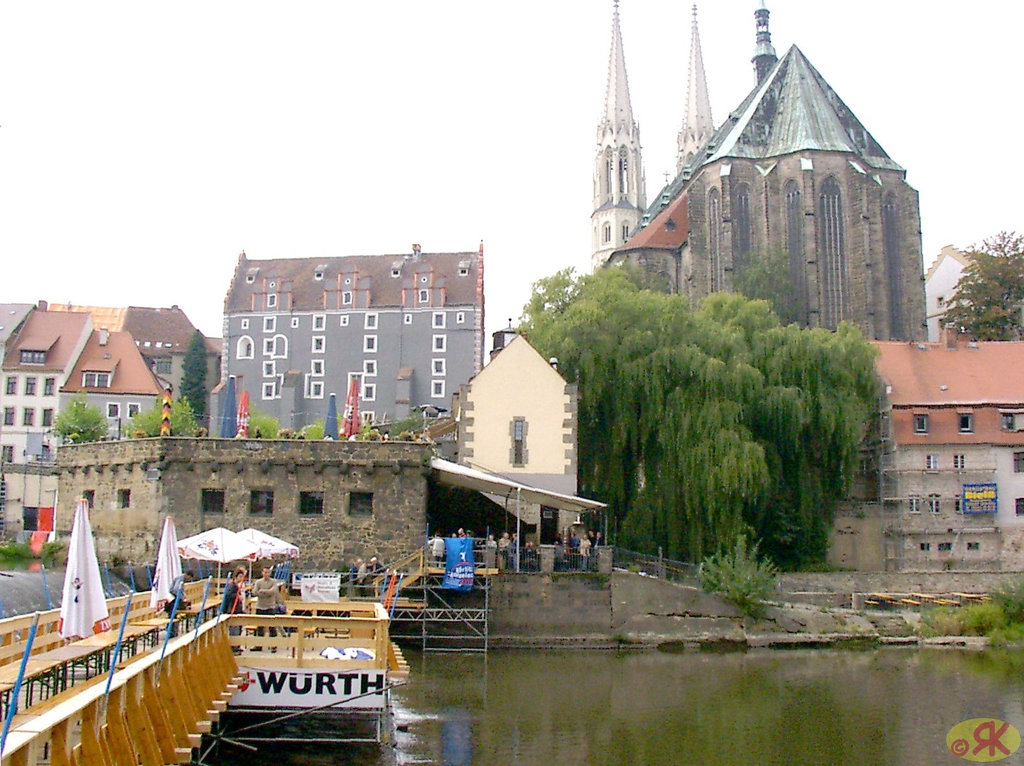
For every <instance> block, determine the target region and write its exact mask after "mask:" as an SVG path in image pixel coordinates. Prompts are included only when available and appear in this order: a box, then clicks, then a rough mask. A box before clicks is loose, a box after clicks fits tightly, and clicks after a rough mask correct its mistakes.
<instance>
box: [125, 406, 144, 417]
mask: <svg viewBox="0 0 1024 766" xmlns="http://www.w3.org/2000/svg"><path fill="white" fill-rule="evenodd" d="M127 412H128V417H130V418H132V417H135V416H136V415H138V414H139V413H140V412H142V405H141V404H140V403H139V402H128V409H127Z"/></svg>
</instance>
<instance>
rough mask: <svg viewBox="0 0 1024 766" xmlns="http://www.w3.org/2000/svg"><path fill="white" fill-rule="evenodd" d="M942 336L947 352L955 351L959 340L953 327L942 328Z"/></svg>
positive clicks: (957, 331)
mask: <svg viewBox="0 0 1024 766" xmlns="http://www.w3.org/2000/svg"><path fill="white" fill-rule="evenodd" d="M942 335H943V337H944V340H945V341H946V348H947V349H948V350H949V351H956V342H957V340H959V338H960V332H959V330H958V329H957V328H956V327H954V326H953V325H949V326H947V327H944V328H942Z"/></svg>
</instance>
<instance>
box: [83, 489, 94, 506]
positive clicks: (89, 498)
mask: <svg viewBox="0 0 1024 766" xmlns="http://www.w3.org/2000/svg"><path fill="white" fill-rule="evenodd" d="M82 499H83V500H85V502H87V503H88V504H89V510H90V511H91V510H92V507H93V505H94V504H95V503H96V490H94V489H87V490H85V492H83V493H82Z"/></svg>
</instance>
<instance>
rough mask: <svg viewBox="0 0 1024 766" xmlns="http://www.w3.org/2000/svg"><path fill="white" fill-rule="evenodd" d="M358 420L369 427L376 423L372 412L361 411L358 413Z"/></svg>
mask: <svg viewBox="0 0 1024 766" xmlns="http://www.w3.org/2000/svg"><path fill="white" fill-rule="evenodd" d="M359 420H360V421H361V422H363V423H369V424H370V425H371V426H372V425H373V424H374V423H376V422H377V416H376V415H375V414H374V412H373V410H361V411H360V412H359Z"/></svg>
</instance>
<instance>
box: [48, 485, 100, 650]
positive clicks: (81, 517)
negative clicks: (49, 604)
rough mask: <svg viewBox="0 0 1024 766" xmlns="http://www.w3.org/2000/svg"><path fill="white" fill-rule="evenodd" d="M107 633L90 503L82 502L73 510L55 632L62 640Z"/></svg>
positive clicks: (83, 500)
mask: <svg viewBox="0 0 1024 766" xmlns="http://www.w3.org/2000/svg"><path fill="white" fill-rule="evenodd" d="M105 630H110V612H108V611H107V599H106V596H104V595H103V583H102V581H101V580H100V565H99V562H98V561H97V560H96V545H95V543H94V542H93V537H92V524H91V523H90V522H89V503H88V501H87V500H85V499H82V500H79V501H78V505H77V506H76V507H75V519H74V522H73V525H72V527H71V545H70V547H69V548H68V568H67V571H66V572H65V573H64V595H63V598H62V599H61V603H60V622H59V623H58V626H57V631H58V632H59V633H60V635H61V637H62V638H73V639H77V638H87V637H89V636H91V635H93V634H94V633H102V632H103V631H105Z"/></svg>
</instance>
